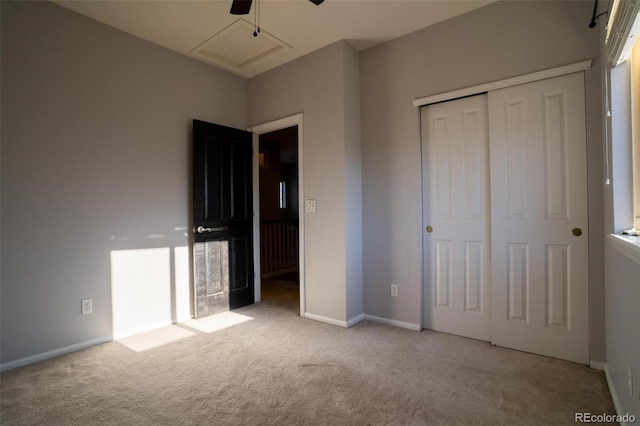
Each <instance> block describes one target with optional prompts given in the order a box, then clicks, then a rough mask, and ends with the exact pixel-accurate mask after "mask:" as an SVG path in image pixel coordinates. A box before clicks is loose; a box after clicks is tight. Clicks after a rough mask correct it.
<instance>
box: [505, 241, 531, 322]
mask: <svg viewBox="0 0 640 426" xmlns="http://www.w3.org/2000/svg"><path fill="white" fill-rule="evenodd" d="M508 253H509V260H508V265H509V269H508V285H507V295H508V296H507V312H508V319H510V320H518V321H525V322H526V321H528V313H529V246H528V244H519V243H510V244H509V245H508Z"/></svg>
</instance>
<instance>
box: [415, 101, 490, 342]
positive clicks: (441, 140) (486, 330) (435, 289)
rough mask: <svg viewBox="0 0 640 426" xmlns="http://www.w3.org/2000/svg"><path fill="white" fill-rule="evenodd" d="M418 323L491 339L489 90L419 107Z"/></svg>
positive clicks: (472, 336)
mask: <svg viewBox="0 0 640 426" xmlns="http://www.w3.org/2000/svg"><path fill="white" fill-rule="evenodd" d="M421 120H422V143H423V149H422V152H423V154H422V155H423V157H422V164H423V174H422V175H423V192H424V193H423V198H422V199H423V203H424V205H423V218H424V224H425V227H426V226H427V225H428V231H427V230H424V231H423V232H425V234H424V235H425V238H424V247H423V253H424V259H423V262H424V271H425V273H424V279H425V283H424V288H425V292H424V293H425V300H424V305H423V306H424V326H425V328H429V329H432V330H437V331H443V332H446V333H452V334H457V335H460V336H466V337H471V338H475V339H480V340H486V341H489V340H490V337H491V330H490V315H491V308H490V298H491V293H490V288H489V271H490V263H489V262H490V261H489V250H490V246H489V241H488V240H489V233H490V230H489V220H490V219H489V190H488V186H489V176H488V175H489V173H488V156H489V145H488V139H487V138H488V134H487V120H488V119H487V96H486V95H481V96H475V97H472V98H465V99H459V100H455V101H451V102H446V103H440V104H435V105H430V106H427V107H425V108H422V109H421Z"/></svg>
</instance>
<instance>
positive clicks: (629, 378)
mask: <svg viewBox="0 0 640 426" xmlns="http://www.w3.org/2000/svg"><path fill="white" fill-rule="evenodd" d="M627 384H628V385H629V395H631V396H633V371H632V370H631V364H627Z"/></svg>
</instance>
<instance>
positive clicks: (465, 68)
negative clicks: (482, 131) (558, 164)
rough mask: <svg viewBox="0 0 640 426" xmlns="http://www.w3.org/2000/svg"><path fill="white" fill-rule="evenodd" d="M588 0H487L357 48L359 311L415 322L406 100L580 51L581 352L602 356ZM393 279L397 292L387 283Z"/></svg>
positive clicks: (417, 247)
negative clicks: (585, 313) (586, 332)
mask: <svg viewBox="0 0 640 426" xmlns="http://www.w3.org/2000/svg"><path fill="white" fill-rule="evenodd" d="M592 7H593V4H592V3H590V2H576V1H570V2H556V1H545V2H539V1H537V2H527V1H517V2H496V3H493V4H491V5H489V6H486V7H483V8H480V9H477V10H475V11H472V12H470V13H467V14H465V15H462V16H460V17H457V18H454V19H451V20H449V21H445V22H443V23H440V24H437V25H435V26H432V27H429V28H426V29H423V30H420V31H417V32H415V33H412V34H409V35H407V36H404V37H401V38H399V39H396V40H393V41H391V42H388V43H385V44H382V45H379V46H377V47H374V48H371V49H368V50H366V51H364V52H363V53H362V54H361V57H360V69H361V91H362V97H361V102H362V175H363V179H362V180H363V246H364V268H363V270H364V283H365V288H364V311H365V313H366V314H370V315H375V316H380V317H385V318H390V319H394V320H398V321H403V322H407V323H411V324H420V323H421V306H422V302H421V301H422V276H421V265H422V259H421V257H422V249H421V247H422V245H421V241H422V232H423V230H422V221H421V220H422V218H421V196H422V194H421V165H420V134H419V126H420V123H419V111H418V110H417V109H416V108H414V107H413V106H412V103H411V101H412V100H413V99H416V98H419V97H423V96H428V95H433V94H438V93H442V92H447V91H451V90H455V89H460V88H465V87H470V86H474V85H478V84H482V83H488V82H492V81H496V80H501V79H505V78H509V77H514V76H518V75H522V74H527V73H531V72H535V71H539V70H544V69H548V68H553V67H557V66H561V65H566V64H570V63H574V62H579V61H582V60H585V59H593V60H594V64H593V67H592V69H591V70H589V71H587V72H586V97H587V99H586V100H587V123H589V124H588V129H587V145H588V148H587V150H588V173H589V176H588V180H589V181H588V183H589V227H590V230H589V232H590V236H591V238H590V276H591V282H590V285H591V287H590V289H591V290H590V297H591V302H592V303H591V311H590V313H591V359H592V360H596V361H604V359H605V351H604V304H603V300H604V286H603V281H604V265H603V255H604V252H603V239H602V235H603V207H602V206H603V201H602V145H601V143H602V136H601V135H602V129H601V122H602V120H601V117H602V115H601V104H600V91H601V88H600V64H599V62H598V57H599V43H598V32H597V31H590V30H589V29H588V27H587V24H588V20H589V17H590V15H591V10H592V9H591V8H592ZM391 283H395V284H398V286H399V294H398V297H397V298H392V297H390V291H389V286H390V284H391Z"/></svg>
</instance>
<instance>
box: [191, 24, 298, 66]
mask: <svg viewBox="0 0 640 426" xmlns="http://www.w3.org/2000/svg"><path fill="white" fill-rule="evenodd" d="M254 31H255V26H254V24H252V23H250V22H249V21H247V20H245V19H243V18H240V19H238V20H237V21H235V22H234V23H233V24H231V25H229V26H228V27H226V28H224V29H223V30H221V31H219V32H218V33H217V34H215V35H214V36H212V37H211V38H209V39H208V40H206V41H204V42H203V43H201V44H200V45H199V46H197V47H196V48H195V49H193V50H192V51H191V52H190V53H191V54H192V55H193V56H195V57H197V58H199V59H202V60H204V61H206V62H208V63H211V64H213V65H219V66H221V67H223V68H226V69H229V70H231V71H235V72H240V73H241V72H242V71H243V70H245V69H246V68H248V67H250V66H251V65H253V64H255V63H256V62H258V61H261V60H264V59H266V58H268V57H271V56H273V55H275V54H277V53H279V52H282V51H285V50H289V49H291V46H290V45H289V44H287V43H285V42H284V41H283V40H280V39H279V38H278V37H276V36H274V35H273V34H270V33H269V32H268V31H266V30H265V29H263V28H260V33H259V34H258V36H257V37H254V36H253V32H254Z"/></svg>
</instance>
